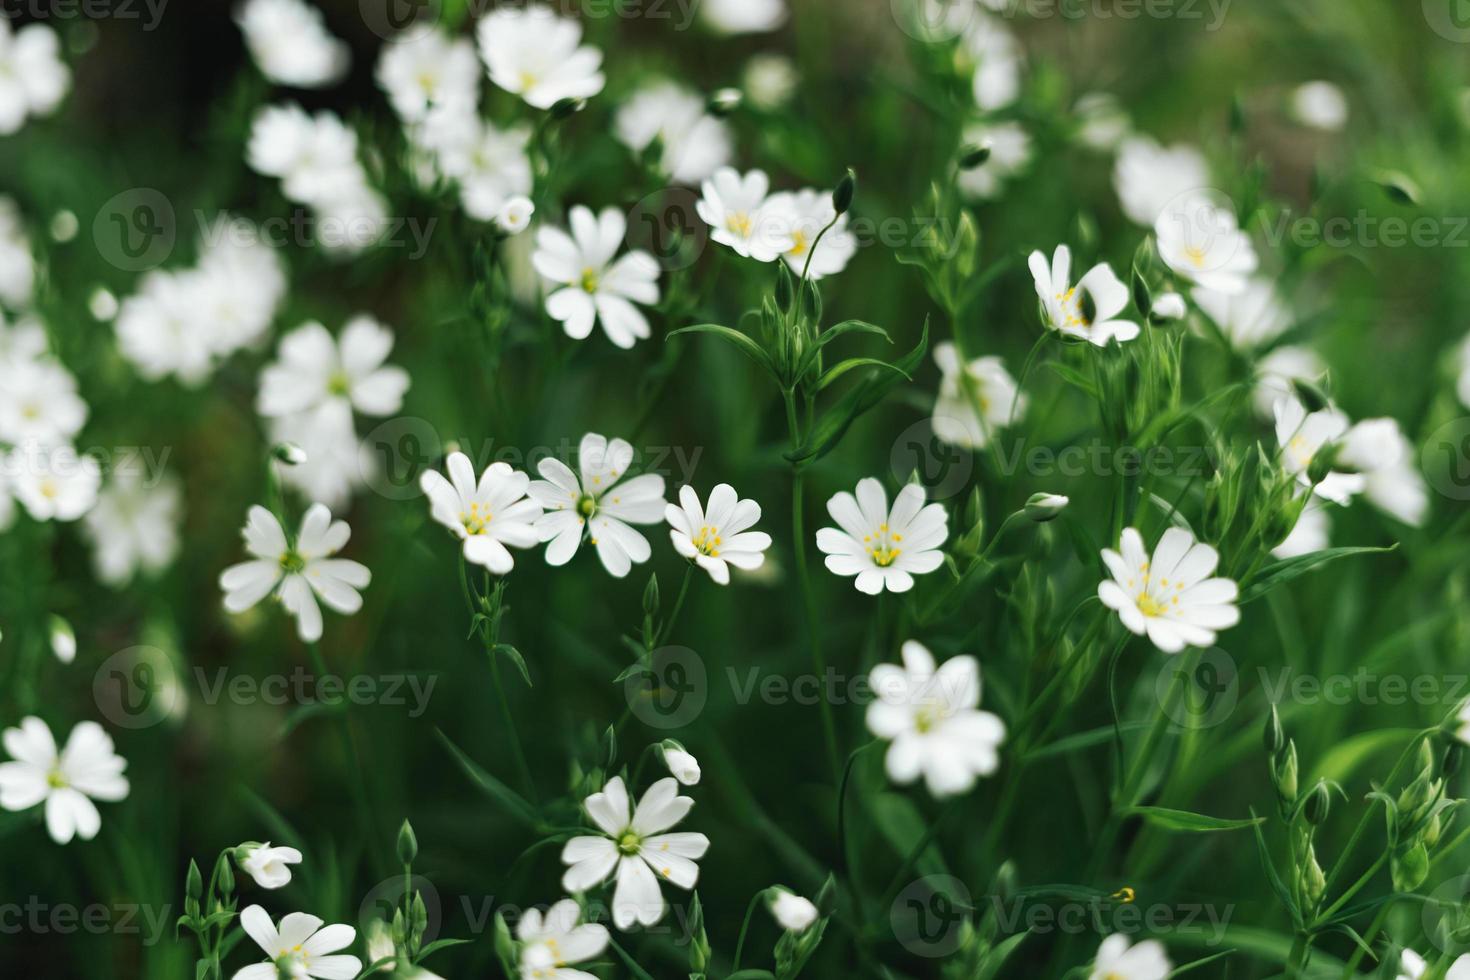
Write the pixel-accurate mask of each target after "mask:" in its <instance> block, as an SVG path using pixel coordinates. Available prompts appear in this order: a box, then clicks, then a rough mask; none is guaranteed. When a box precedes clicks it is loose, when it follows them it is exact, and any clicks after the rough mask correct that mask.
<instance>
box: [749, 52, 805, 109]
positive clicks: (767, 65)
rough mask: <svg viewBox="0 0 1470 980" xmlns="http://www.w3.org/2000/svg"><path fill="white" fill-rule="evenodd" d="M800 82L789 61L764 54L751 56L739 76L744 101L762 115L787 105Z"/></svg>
mask: <svg viewBox="0 0 1470 980" xmlns="http://www.w3.org/2000/svg"><path fill="white" fill-rule="evenodd" d="M800 82H801V78H800V76H799V75H797V73H796V66H795V65H793V64H792V63H791V59H790V58H787V57H786V56H785V55H780V54H770V53H768V52H763V53H761V54H756V55H752V56H751V58H750V60H749V61H747V62H746V63H745V73H744V75H742V76H741V87H742V88H743V89H744V91H745V97H746V99H748V100H749V102H750V104H751V105H753V106H755V107H756V108H757V109H760V110H763V111H765V112H773V111H775V110H776V109H780V108H781V107H782V106H784V105H786V103H788V102H790V101H791V96H792V95H794V94H795V93H796V86H797V85H798V84H799V83H800Z"/></svg>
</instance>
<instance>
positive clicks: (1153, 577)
mask: <svg viewBox="0 0 1470 980" xmlns="http://www.w3.org/2000/svg"><path fill="white" fill-rule="evenodd" d="M1119 548H1120V550H1121V552H1122V553H1121V554H1120V553H1119V552H1117V551H1113V550H1112V549H1111V548H1104V549H1103V552H1102V558H1103V563H1104V564H1105V565H1107V567H1108V572H1109V574H1111V575H1112V578H1111V579H1104V580H1103V581H1102V582H1100V583H1098V586H1097V596H1098V598H1099V599H1101V600H1102V601H1103V605H1105V606H1107V607H1108V608H1109V609H1113V610H1115V611H1116V612H1117V613H1118V618H1119V619H1121V620H1122V621H1123V625H1124V626H1126V627H1127V628H1128V630H1129V631H1130V632H1132V633H1135V634H1137V635H1139V636H1143V635H1145V634H1147V635H1148V638H1149V639H1150V640H1151V641H1153V644H1154V646H1156V647H1158V648H1159V649H1160V650H1162V651H1164V652H1165V653H1178V652H1179V651H1181V650H1183V649H1184V648H1185V647H1187V646H1194V647H1207V646H1209V645H1210V644H1212V643H1214V642H1215V632H1216V630H1222V629H1227V628H1229V627H1231V626H1234V625H1235V624H1236V623H1238V622H1240V610H1239V609H1237V608H1236V607H1235V600H1236V598H1237V597H1238V596H1239V594H1240V590H1239V589H1238V588H1237V587H1236V584H1235V583H1234V582H1233V581H1231V580H1230V579H1228V578H1211V577H1210V576H1211V575H1212V574H1213V573H1214V571H1215V567H1216V566H1217V565H1219V564H1220V553H1219V552H1217V551H1216V550H1215V549H1214V548H1212V547H1210V546H1209V545H1207V544H1203V543H1201V542H1198V541H1196V540H1195V539H1194V535H1192V534H1190V533H1189V532H1188V531H1186V530H1184V529H1183V528H1178V527H1171V528H1169V529H1168V530H1167V531H1165V532H1164V536H1163V537H1162V538H1160V539H1159V544H1158V547H1156V548H1155V549H1154V553H1153V556H1152V558H1150V557H1149V553H1148V551H1147V550H1146V549H1145V548H1144V546H1143V536H1142V535H1140V534H1139V533H1138V531H1137V529H1135V528H1131V527H1128V528H1124V529H1123V536H1122V540H1121V542H1120V543H1119Z"/></svg>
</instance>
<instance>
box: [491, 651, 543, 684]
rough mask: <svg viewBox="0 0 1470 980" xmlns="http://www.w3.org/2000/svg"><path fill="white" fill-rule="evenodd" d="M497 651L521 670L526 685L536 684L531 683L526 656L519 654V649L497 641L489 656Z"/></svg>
mask: <svg viewBox="0 0 1470 980" xmlns="http://www.w3.org/2000/svg"><path fill="white" fill-rule="evenodd" d="M497 653H498V654H503V655H504V656H505V658H506V659H507V660H509V661H510V662H511V663H513V664H515V665H516V669H517V670H519V671H520V672H521V679H522V680H524V681H525V682H526V686H527V687H535V686H536V685H534V684H532V683H531V671H530V670H528V669H527V667H526V658H525V657H523V656H521V651H519V650H517V649H516V648H515V647H513V646H511V645H510V644H509V643H497V644H495V649H494V651H492V653H491V656H494V655H495V654H497Z"/></svg>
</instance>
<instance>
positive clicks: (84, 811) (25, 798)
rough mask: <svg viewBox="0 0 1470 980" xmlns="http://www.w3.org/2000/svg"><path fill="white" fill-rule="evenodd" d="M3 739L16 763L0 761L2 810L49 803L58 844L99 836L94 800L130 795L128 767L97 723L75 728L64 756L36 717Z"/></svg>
mask: <svg viewBox="0 0 1470 980" xmlns="http://www.w3.org/2000/svg"><path fill="white" fill-rule="evenodd" d="M3 739H4V744H5V751H6V752H7V753H9V754H10V758H11V759H12V760H14V761H11V762H5V763H0V807H3V808H4V809H6V810H11V811H16V810H29V809H30V808H31V807H33V806H36V805H37V804H39V803H42V802H44V803H45V804H46V830H47V832H48V833H50V835H51V839H52V840H54V841H55V842H56V843H58V844H65V843H67V842H69V841H70V840H71V839H72V837H80V838H81V839H82V840H91V839H92V838H93V837H96V836H97V831H98V830H99V829H100V828H101V826H102V816H101V814H99V813H98V812H97V807H96V806H95V805H94V804H93V803H92V800H102V801H103V802H104V803H116V802H117V801H118V800H122V799H125V798H126V797H127V795H128V780H127V777H126V776H124V775H123V770H124V769H126V768H127V765H128V764H127V762H126V761H125V760H124V759H123V758H122V757H121V756H119V755H118V754H117V753H116V752H114V751H113V748H112V739H111V738H110V737H109V736H108V734H107V733H106V732H104V731H103V730H102V726H100V725H98V724H97V723H96V722H93V721H84V722H82V723H81V724H79V725H77V726H76V727H75V728H73V729H72V730H71V734H70V735H69V736H67V739H66V747H65V748H64V749H62V750H61V751H60V752H58V751H57V750H56V740H55V739H54V738H52V736H51V729H50V728H48V727H46V723H45V722H44V721H42V720H41V719H39V718H35V717H29V718H24V719H22V720H21V723H20V727H19V728H7V729H5V732H4V735H3Z"/></svg>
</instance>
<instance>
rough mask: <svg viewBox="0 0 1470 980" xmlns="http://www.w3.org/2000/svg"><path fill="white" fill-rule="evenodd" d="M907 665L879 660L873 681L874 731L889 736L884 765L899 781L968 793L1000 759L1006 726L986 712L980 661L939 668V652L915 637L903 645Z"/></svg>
mask: <svg viewBox="0 0 1470 980" xmlns="http://www.w3.org/2000/svg"><path fill="white" fill-rule="evenodd" d="M902 654H903V666H902V667H899V666H896V665H894V664H879V665H878V666H876V667H874V668H873V672H872V674H871V675H870V676H869V679H868V683H869V684H870V686H871V687H872V689H873V693H874V695H876V697H877V700H876V701H874V702H873V703H872V704H871V705H869V706H868V730H869V731H871V732H872V733H873V734H874V735H876V736H878V737H879V738H882V739H888V740H889V741H890V743H891V744H890V745H889V746H888V754H887V756H886V758H885V765H886V767H887V769H888V777H889V778H890V779H892V780H893V781H894V782H895V783H900V784H907V783H912V782H914V781H915V780H916V779H918V778H919V777H920V776H923V777H924V784H925V785H926V786H927V787H928V788H929V792H930V793H933V794H934V795H935V796H936V797H943V796H954V795H956V794H959V793H966V792H969V790H970V789H971V788H972V787H973V786H974V785H975V780H976V778H977V777H979V776H988V775H990V774H991V773H993V772H995V770H996V767H997V766H999V765H1000V757H999V752H998V750H999V747H1000V743H1001V742H1002V741H1004V739H1005V734H1006V728H1005V724H1004V723H1003V722H1002V721H1001V720H1000V719H999V718H997V717H996V716H995V715H993V714H990V713H989V712H988V711H980V710H979V706H980V664H979V662H978V661H977V660H976V659H975V658H974V657H971V656H961V657H952V658H950V659H949V660H946V661H945V662H944V664H943V666H940V667H939V668H938V669H936V668H935V664H934V655H933V654H931V653H930V652H929V650H928V648H927V647H925V646H924V645H923V644H921V643H918V642H916V641H914V640H909V641H908V642H907V643H905V644H904V645H903V650H902Z"/></svg>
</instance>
